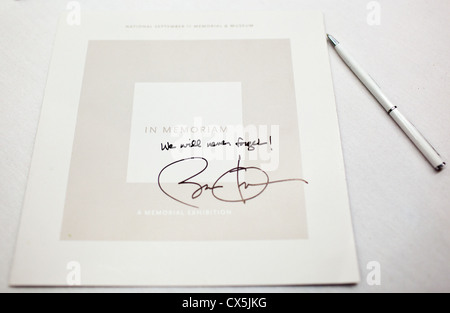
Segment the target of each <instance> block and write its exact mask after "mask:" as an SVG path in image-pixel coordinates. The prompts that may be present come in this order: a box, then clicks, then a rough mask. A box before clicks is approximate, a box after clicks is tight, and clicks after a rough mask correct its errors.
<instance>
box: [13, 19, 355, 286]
mask: <svg viewBox="0 0 450 313" xmlns="http://www.w3.org/2000/svg"><path fill="white" fill-rule="evenodd" d="M358 280H359V274H358V266H357V260H356V253H355V247H354V240H353V233H352V225H351V217H350V210H349V204H348V197H347V189H346V181H345V172H344V165H343V158H342V152H341V145H340V136H339V128H338V122H337V116H336V107H335V102H334V93H333V88H332V80H331V73H330V67H329V61H328V52H327V43H326V36H325V30H324V26H323V16H322V14H321V13H319V12H313V11H305V12H233V13H230V12H228V13H225V12H208V13H206V12H203V13H192V12H191V13H183V12H179V13H126V14H125V13H124V14H83V18H82V20H81V23H80V25H71V24H70V23H69V24H68V23H67V22H66V20H65V19H64V18H62V19H61V22H60V26H59V30H58V34H57V38H56V41H55V48H54V55H53V59H52V64H51V68H50V72H49V78H48V83H47V89H46V94H45V99H44V103H43V107H42V113H41V120H40V125H39V130H38V135H37V138H36V143H35V150H34V155H33V162H32V165H31V170H30V175H29V183H28V188H27V193H26V198H25V201H24V209H23V215H22V223H21V227H20V233H19V237H18V240H17V248H16V255H15V260H14V264H13V269H12V273H11V285H13V286H33V285H40V286H47V285H48V286H54V285H58V286H64V285H83V286H120V285H124V286H125V285H126V286H154V285H157V286H205V285H215V286H224V285H300V284H342V283H356V282H357V281H358Z"/></svg>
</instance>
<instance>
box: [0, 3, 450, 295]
mask: <svg viewBox="0 0 450 313" xmlns="http://www.w3.org/2000/svg"><path fill="white" fill-rule="evenodd" d="M78 2H79V3H80V4H81V8H82V10H83V11H99V10H101V11H105V10H106V11H120V10H274V9H284V10H293V9H318V10H321V11H322V12H324V14H325V20H326V26H327V30H328V32H330V33H331V34H333V35H334V36H335V37H337V38H338V39H339V40H340V41H341V42H344V43H345V44H346V45H347V47H348V48H349V49H350V50H351V51H352V52H353V54H354V55H355V57H356V58H357V59H358V60H359V61H360V63H361V64H363V66H364V67H365V68H366V69H367V70H368V71H369V72H370V73H371V75H372V76H373V77H374V78H375V79H376V80H377V81H378V83H379V84H380V85H381V86H382V87H383V89H384V90H385V92H386V93H387V94H388V95H389V96H390V98H391V100H392V101H393V102H394V103H395V104H396V105H398V106H399V108H401V109H402V111H403V113H404V114H405V115H406V116H407V117H409V118H410V120H411V121H412V122H413V123H414V124H416V126H417V127H418V128H419V129H420V130H421V131H422V133H423V134H424V135H425V136H426V137H427V138H428V139H429V140H430V141H431V142H432V143H433V144H434V145H435V147H436V148H437V149H438V151H440V153H441V154H442V155H443V156H444V157H446V159H447V160H448V161H449V162H450V140H449V139H450V97H449V96H450V57H449V53H450V35H449V33H448V31H449V30H450V19H449V18H448V15H449V13H450V1H448V0H433V1H426V0H395V1H388V0H379V1H378V3H379V4H380V5H381V24H380V25H378V26H377V25H375V26H370V25H369V24H368V23H367V16H368V14H369V13H370V11H369V10H367V7H366V6H367V4H368V3H369V1H363V0H345V1H344V0H305V1H302V0H292V1H287V0H286V1H284V0H283V1H282V0H273V1H271V0H229V1H226V0H216V1H210V0H203V1H200V0H198V1H187V0H167V1H159V0H158V1H144V0H142V1H139V0H80V1H78ZM66 5H67V1H61V0H59V1H55V0H39V1H35V0H17V1H13V0H2V1H1V2H0V238H1V239H0V292H22V291H27V292H33V291H39V292H40V291H44V292H53V291H58V292H78V291H83V292H86V291H96V292H101V291H108V292H111V291H124V292H127V291H128V289H120V288H117V289H116V288H114V289H111V288H109V289H99V288H95V289H61V288H46V289H39V288H32V289H29V288H28V289H20V288H9V287H8V277H9V270H10V267H11V262H12V257H13V252H14V246H15V240H16V236H17V231H18V227H19V221H20V215H21V210H22V202H23V197H24V193H25V187H26V183H27V174H28V170H29V167H30V162H31V157H32V148H33V144H34V138H35V134H36V130H37V125H38V119H39V112H40V108H41V105H42V99H43V93H44V88H45V84H46V78H47V72H48V68H49V63H50V59H51V52H52V45H53V40H54V35H55V31H56V25H57V20H58V17H59V16H60V14H61V13H63V12H67V10H66ZM330 59H331V66H332V72H333V78H334V86H335V93H336V101H337V112H338V116H339V123H340V129H341V136H342V145H343V151H344V157H345V165H346V171H347V178H348V188H349V197H350V203H351V211H352V216H353V225H354V230H355V238H356V245H357V251H358V258H359V262H360V272H361V277H362V281H361V283H360V284H358V285H356V286H324V287H278V288H264V287H259V288H211V289H209V288H139V289H135V288H134V289H131V291H133V292H135V291H144V292H184V291H186V292H210V291H213V292H416V291H418V292H433V291H437V292H450V168H447V169H446V170H444V171H443V172H441V173H436V172H435V171H434V170H433V169H432V168H431V166H430V165H429V164H428V163H427V162H426V161H425V159H424V158H423V157H422V156H421V155H420V153H419V152H418V151H417V150H416V149H415V147H414V146H413V145H412V143H410V142H409V141H408V140H407V138H406V137H405V135H404V134H403V133H402V132H401V131H400V129H399V128H398V127H397V126H396V125H395V124H394V123H393V121H391V120H390V119H389V118H388V117H387V115H386V113H385V112H384V111H383V110H382V109H381V107H380V106H379V105H378V104H377V102H376V101H375V100H374V99H373V98H372V96H371V95H370V94H369V93H368V92H367V91H366V90H365V89H364V88H363V87H362V85H361V84H360V83H359V81H358V80H357V79H356V78H355V76H354V75H353V74H352V73H351V72H350V71H349V70H348V68H347V67H346V66H345V65H344V63H343V62H342V61H341V60H340V59H339V58H338V56H337V55H336V53H335V52H334V51H333V50H332V48H331V46H330ZM370 261H377V262H379V264H380V265H381V285H380V286H369V285H368V284H367V283H366V276H367V274H368V272H369V271H368V270H367V268H366V266H367V264H368V262H370Z"/></svg>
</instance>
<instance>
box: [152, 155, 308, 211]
mask: <svg viewBox="0 0 450 313" xmlns="http://www.w3.org/2000/svg"><path fill="white" fill-rule="evenodd" d="M198 161H202V162H203V164H204V167H203V169H202V170H200V171H198V172H197V173H195V174H194V175H192V176H190V177H188V178H186V179H183V180H181V181H180V182H178V185H188V186H192V187H193V189H191V191H192V190H193V192H192V194H190V195H191V198H192V199H193V200H195V199H197V198H199V197H200V196H202V195H203V193H204V192H205V191H210V192H211V194H212V196H213V197H214V198H215V199H217V200H219V201H222V202H231V203H244V204H245V203H246V202H247V201H250V200H252V199H255V198H257V197H259V196H261V195H262V194H263V193H264V192H265V191H266V190H267V188H268V187H269V185H273V184H281V183H288V182H302V183H305V184H308V182H307V181H306V180H304V179H300V178H292V179H282V180H274V181H271V180H270V177H269V175H268V174H267V173H266V172H265V171H263V170H262V169H261V168H259V167H243V166H241V165H240V164H241V157H239V160H238V162H237V166H236V167H234V168H232V169H230V170H229V171H226V172H225V173H223V174H222V175H221V176H220V177H219V178H217V180H216V181H215V182H214V183H213V184H212V185H210V184H203V185H202V184H200V183H198V182H195V181H194V179H195V178H196V177H197V176H199V175H200V174H202V173H203V172H205V171H206V170H207V169H208V167H209V162H208V160H207V159H205V158H203V157H191V158H186V159H181V160H178V161H175V162H173V163H170V164H169V165H167V166H166V167H164V168H163V169H162V170H161V172H160V173H159V175H158V186H159V188H160V189H161V191H162V192H163V193H164V194H165V195H167V196H168V197H169V198H171V199H173V200H175V201H177V202H179V203H181V204H184V205H187V206H189V207H193V208H198V207H197V206H195V205H193V204H189V203H187V202H184V201H182V200H180V199H177V198H176V197H175V196H173V195H171V194H170V193H169V192H167V191H166V190H165V189H164V188H163V186H162V183H161V177H162V176H163V175H164V173H165V172H166V170H168V169H169V168H171V167H173V166H175V165H178V166H179V165H180V164H181V165H183V166H186V167H187V168H190V167H192V166H193V162H198ZM241 172H245V173H254V174H259V175H252V176H254V177H259V178H260V179H261V180H260V181H253V182H251V183H250V182H247V181H242V180H241V177H240V175H239V173H241ZM229 175H234V176H235V179H236V184H235V185H234V183H233V184H232V186H233V188H236V189H237V194H238V197H237V198H234V199H227V198H225V197H224V196H220V195H218V192H217V191H218V190H222V191H223V190H224V189H225V186H224V185H222V184H221V181H223V179H224V178H225V177H227V178H228V176H229ZM253 179H254V180H256V179H255V178H253ZM233 180H234V178H233ZM227 188H230V187H229V186H228V187H227Z"/></svg>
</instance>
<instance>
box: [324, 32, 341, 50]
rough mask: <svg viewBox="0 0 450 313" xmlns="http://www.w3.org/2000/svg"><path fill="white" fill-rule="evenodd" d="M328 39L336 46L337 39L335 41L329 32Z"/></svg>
mask: <svg viewBox="0 0 450 313" xmlns="http://www.w3.org/2000/svg"><path fill="white" fill-rule="evenodd" d="M327 37H328V39H329V40H330V42H331V43H332V44H333V46H335V47H336V46H337V45H338V44H339V41H337V39H336V38H334V37H333V36H331V35H330V34H327Z"/></svg>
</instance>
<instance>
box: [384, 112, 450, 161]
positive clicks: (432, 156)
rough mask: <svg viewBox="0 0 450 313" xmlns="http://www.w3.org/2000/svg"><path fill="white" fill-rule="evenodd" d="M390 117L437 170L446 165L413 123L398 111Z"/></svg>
mask: <svg viewBox="0 0 450 313" xmlns="http://www.w3.org/2000/svg"><path fill="white" fill-rule="evenodd" d="M389 115H390V116H391V117H392V119H393V120H394V121H395V122H396V123H397V125H398V126H400V128H401V129H402V130H403V132H404V133H405V134H406V135H407V136H408V138H409V139H410V140H411V141H412V142H413V143H414V145H415V146H416V147H417V149H419V151H420V152H422V154H423V155H424V157H425V158H426V159H427V160H428V162H430V164H431V165H432V166H433V167H434V168H435V169H436V170H440V169H442V167H443V166H444V165H445V163H444V161H443V160H442V158H441V156H440V155H439V153H438V152H437V151H436V149H434V147H433V146H432V145H431V144H430V143H429V142H428V140H426V139H425V137H424V136H423V135H422V134H421V133H420V132H419V130H418V129H417V128H416V127H415V126H414V125H413V124H412V123H411V122H409V121H408V120H407V119H406V117H405V116H403V114H402V113H400V111H399V110H398V109H394V110H393V111H392V112H391V113H390V114H389Z"/></svg>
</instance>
